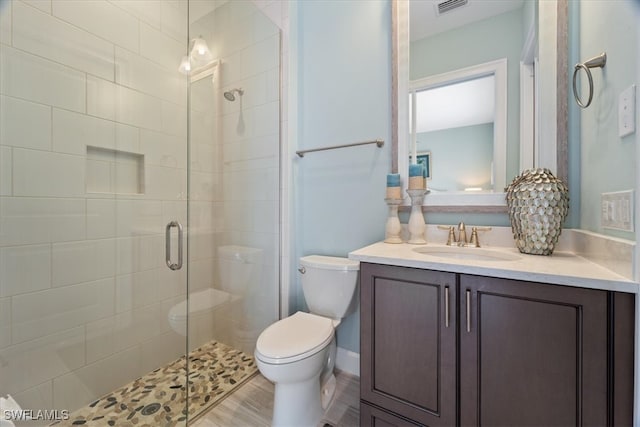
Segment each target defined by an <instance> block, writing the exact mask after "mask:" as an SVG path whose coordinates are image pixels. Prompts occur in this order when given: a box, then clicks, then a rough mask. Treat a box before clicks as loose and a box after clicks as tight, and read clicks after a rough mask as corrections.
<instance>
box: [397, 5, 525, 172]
mask: <svg viewBox="0 0 640 427" xmlns="http://www.w3.org/2000/svg"><path fill="white" fill-rule="evenodd" d="M523 15H524V13H523V10H521V9H519V10H514V11H511V12H508V13H504V14H502V15H498V16H495V17H492V18H489V19H485V20H483V21H479V22H476V23H472V24H468V25H465V26H464V27H461V28H457V29H455V30H451V31H447V32H444V33H440V34H437V35H435V36H433V37H428V38H425V39H422V40H417V41H415V42H413V43H411V45H410V48H409V51H410V53H409V56H410V67H409V68H410V69H409V78H410V79H411V80H415V79H419V78H422V77H426V76H431V75H434V74H441V73H444V72H447V71H452V70H457V69H460V68H464V67H469V66H471V65H477V64H482V63H485V62H489V61H494V60H497V59H501V58H505V57H506V58H507V67H508V70H507V91H508V97H507V117H508V119H507V183H509V182H511V180H512V179H513V177H515V176H516V175H518V174H519V172H520V171H519V164H520V77H519V76H520V55H521V53H522V44H523V42H524V38H523V33H524V29H523V19H524V18H523Z"/></svg>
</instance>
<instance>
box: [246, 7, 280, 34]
mask: <svg viewBox="0 0 640 427" xmlns="http://www.w3.org/2000/svg"><path fill="white" fill-rule="evenodd" d="M280 3H281V2H279V1H276V2H273V3H271V4H269V5H266V6H265V7H264V8H261V11H260V12H256V13H254V14H253V25H252V27H253V42H254V43H255V42H259V41H262V40H264V39H267V38H269V37H271V36H273V35H274V34H277V33H278V31H279V27H280V26H282V10H281V7H282V6H281V4H280Z"/></svg>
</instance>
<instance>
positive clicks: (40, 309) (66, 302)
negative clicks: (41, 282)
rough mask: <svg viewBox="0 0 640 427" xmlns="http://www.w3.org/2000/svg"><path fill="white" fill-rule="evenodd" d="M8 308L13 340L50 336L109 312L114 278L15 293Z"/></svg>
mask: <svg viewBox="0 0 640 427" xmlns="http://www.w3.org/2000/svg"><path fill="white" fill-rule="evenodd" d="M54 274H55V273H54ZM12 308H13V325H12V330H11V332H12V335H13V342H14V343H20V342H24V341H29V340H32V339H35V338H40V337H43V336H47V335H51V334H54V333H57V332H61V331H64V330H66V329H70V328H73V327H76V326H81V325H84V324H85V323H88V322H92V321H94V320H98V319H101V318H103V317H107V316H110V315H112V314H113V312H114V279H113V278H110V279H104V280H99V281H96V282H90V283H82V284H79V285H73V286H64V287H61V288H52V289H47V290H44V291H40V292H34V293H30V294H23V295H17V296H14V297H12ZM83 329H84V328H83ZM83 339H84V333H83ZM83 347H84V344H83ZM83 354H84V351H83Z"/></svg>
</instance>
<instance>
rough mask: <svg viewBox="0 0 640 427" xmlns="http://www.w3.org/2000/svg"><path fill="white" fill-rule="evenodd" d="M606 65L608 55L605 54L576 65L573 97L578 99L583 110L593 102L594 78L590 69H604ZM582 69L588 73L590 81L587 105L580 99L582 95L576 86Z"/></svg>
mask: <svg viewBox="0 0 640 427" xmlns="http://www.w3.org/2000/svg"><path fill="white" fill-rule="evenodd" d="M606 63H607V54H606V53H605V52H602V53H601V54H600V55H598V56H594V57H593V58H591V59H589V60H588V61H585V62H583V63H580V64H576V66H575V68H574V70H573V96H574V97H575V98H576V102H577V103H578V105H579V106H580V107H581V108H587V107H588V106H589V105H591V101H592V100H593V77H592V76H591V71H590V70H589V68H604V66H605V64H606ZM580 69H583V70H584V71H585V72H586V73H587V78H588V79H589V99H588V100H587V103H586V104H585V103H583V102H582V100H581V99H580V95H578V88H577V86H576V81H577V77H578V71H579V70H580Z"/></svg>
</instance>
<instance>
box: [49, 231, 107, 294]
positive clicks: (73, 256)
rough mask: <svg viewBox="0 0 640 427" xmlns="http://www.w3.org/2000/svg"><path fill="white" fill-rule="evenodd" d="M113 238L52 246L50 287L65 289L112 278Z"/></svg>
mask: <svg viewBox="0 0 640 427" xmlns="http://www.w3.org/2000/svg"><path fill="white" fill-rule="evenodd" d="M115 256H116V242H115V239H103V240H86V241H82V242H71V243H54V244H53V248H52V284H53V286H65V285H71V284H74V283H83V282H89V281H93V280H98V279H103V278H106V277H111V276H114V275H115V274H114V273H115V267H116V260H115Z"/></svg>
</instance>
